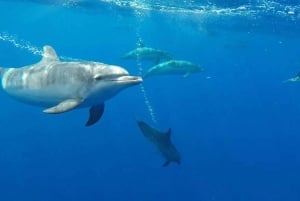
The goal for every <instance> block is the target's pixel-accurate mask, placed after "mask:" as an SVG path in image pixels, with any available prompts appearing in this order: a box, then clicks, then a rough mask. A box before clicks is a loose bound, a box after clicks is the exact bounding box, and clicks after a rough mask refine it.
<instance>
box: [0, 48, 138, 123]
mask: <svg viewBox="0 0 300 201" xmlns="http://www.w3.org/2000/svg"><path fill="white" fill-rule="evenodd" d="M0 76H1V82H2V88H3V90H4V91H5V92H6V93H7V94H9V95H10V96H12V97H13V98H15V99H17V100H19V101H21V102H24V103H27V104H32V105H36V106H41V107H44V108H46V109H45V110H44V112H45V113H49V114H57V113H63V112H67V111H70V110H72V109H75V108H84V107H89V108H90V116H89V119H88V121H87V123H86V126H90V125H93V124H94V123H96V122H97V121H98V120H99V119H100V118H101V116H102V114H103V112H104V102H105V101H106V100H108V99H110V98H111V97H113V96H114V95H116V94H117V93H119V92H120V91H122V90H123V89H125V88H127V87H130V86H133V85H136V84H139V83H141V82H142V78H141V77H138V76H130V75H129V73H128V72H127V71H126V70H125V69H124V68H122V67H119V66H113V65H107V64H103V63H99V62H62V61H60V60H59V58H58V57H57V55H56V53H55V50H54V49H53V48H52V47H50V46H44V48H43V58H42V59H41V61H40V62H38V63H36V64H33V65H28V66H24V67H20V68H0Z"/></svg>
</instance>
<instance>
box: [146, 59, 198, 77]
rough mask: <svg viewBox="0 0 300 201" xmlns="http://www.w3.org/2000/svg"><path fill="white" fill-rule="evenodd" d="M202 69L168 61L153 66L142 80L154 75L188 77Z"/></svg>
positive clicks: (183, 62)
mask: <svg viewBox="0 0 300 201" xmlns="http://www.w3.org/2000/svg"><path fill="white" fill-rule="evenodd" d="M202 71H203V69H202V68H201V67H199V66H198V65H196V64H193V63H191V62H189V61H184V60H169V61H166V62H163V63H160V64H157V65H155V66H153V67H152V68H150V69H148V70H147V72H146V73H145V74H144V76H143V77H144V78H147V77H150V76H154V75H173V74H179V75H182V76H183V77H187V76H189V75H190V74H191V73H197V72H202Z"/></svg>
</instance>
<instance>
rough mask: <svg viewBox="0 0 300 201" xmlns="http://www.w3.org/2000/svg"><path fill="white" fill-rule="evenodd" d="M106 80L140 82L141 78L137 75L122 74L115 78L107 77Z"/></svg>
mask: <svg viewBox="0 0 300 201" xmlns="http://www.w3.org/2000/svg"><path fill="white" fill-rule="evenodd" d="M107 81H113V82H142V81H143V79H142V78H141V77H139V76H130V75H123V76H119V77H116V78H111V79H107Z"/></svg>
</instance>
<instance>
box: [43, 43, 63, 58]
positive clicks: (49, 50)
mask: <svg viewBox="0 0 300 201" xmlns="http://www.w3.org/2000/svg"><path fill="white" fill-rule="evenodd" d="M53 61H59V58H58V56H57V55H56V52H55V50H54V49H53V47H51V46H49V45H45V46H44V47H43V58H42V61H41V62H53Z"/></svg>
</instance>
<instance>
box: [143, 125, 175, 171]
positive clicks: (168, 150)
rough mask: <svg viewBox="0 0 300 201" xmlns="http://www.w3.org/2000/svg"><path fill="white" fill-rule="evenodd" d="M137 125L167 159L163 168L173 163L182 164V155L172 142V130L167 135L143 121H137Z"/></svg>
mask: <svg viewBox="0 0 300 201" xmlns="http://www.w3.org/2000/svg"><path fill="white" fill-rule="evenodd" d="M137 124H138V126H139V128H140V130H141V131H142V133H143V134H144V136H145V137H146V138H147V139H148V140H149V141H150V142H152V143H153V144H154V145H155V146H156V148H157V149H158V150H159V152H160V153H161V154H162V156H163V157H164V158H165V159H166V161H165V163H164V164H163V166H168V165H169V164H170V163H171V162H176V163H177V164H180V162H181V159H180V154H179V152H178V151H177V149H176V148H175V146H174V145H173V143H172V142H171V129H170V128H169V130H168V131H167V132H166V133H163V132H160V131H158V130H157V129H155V128H153V127H151V126H149V125H148V124H146V123H145V122H143V121H140V120H137Z"/></svg>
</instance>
